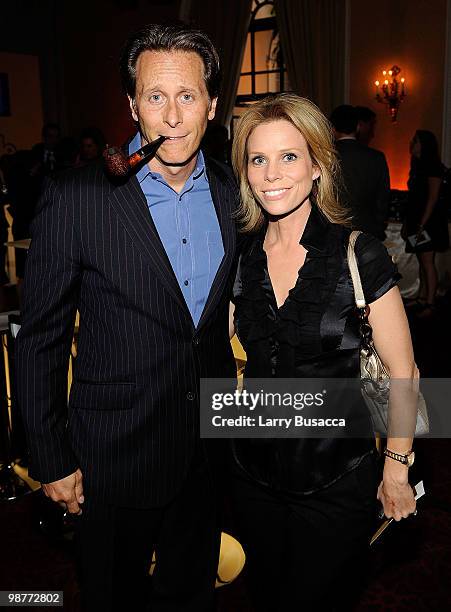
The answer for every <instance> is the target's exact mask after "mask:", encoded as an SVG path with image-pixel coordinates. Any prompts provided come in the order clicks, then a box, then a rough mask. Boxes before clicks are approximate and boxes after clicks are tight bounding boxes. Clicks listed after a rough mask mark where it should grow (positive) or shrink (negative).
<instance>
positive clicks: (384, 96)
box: [374, 66, 406, 123]
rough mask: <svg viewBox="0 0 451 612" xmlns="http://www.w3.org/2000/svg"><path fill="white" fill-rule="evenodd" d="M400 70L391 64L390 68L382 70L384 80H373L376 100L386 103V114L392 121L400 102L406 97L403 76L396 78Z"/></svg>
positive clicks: (396, 114) (396, 115) (394, 119)
mask: <svg viewBox="0 0 451 612" xmlns="http://www.w3.org/2000/svg"><path fill="white" fill-rule="evenodd" d="M400 72H401V68H400V67H399V66H392V67H391V68H390V70H383V71H382V75H383V77H384V81H383V83H382V84H381V83H380V81H375V82H374V84H375V85H376V100H377V101H378V102H381V103H382V104H386V105H387V110H388V114H389V115H390V117H391V120H392V121H393V123H394V122H395V121H396V119H397V117H398V110H399V106H400V104H401V102H402V101H403V100H404V98H405V97H406V86H405V79H404V77H403V78H401V79H399V80H398V79H397V76H398V74H399V73H400Z"/></svg>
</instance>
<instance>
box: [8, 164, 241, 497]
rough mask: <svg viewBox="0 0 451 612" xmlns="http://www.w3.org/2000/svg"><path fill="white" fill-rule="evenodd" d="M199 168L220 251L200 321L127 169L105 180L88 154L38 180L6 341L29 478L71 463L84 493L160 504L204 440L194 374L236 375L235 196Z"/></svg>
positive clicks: (221, 169) (49, 476) (227, 176)
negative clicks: (11, 332) (232, 323)
mask: <svg viewBox="0 0 451 612" xmlns="http://www.w3.org/2000/svg"><path fill="white" fill-rule="evenodd" d="M207 173H208V177H209V184H210V190H211V194H212V198H213V202H214V205H215V208H216V212H217V215H218V219H219V223H220V227H221V232H222V238H223V243H224V251H225V254H224V258H223V260H222V263H221V265H220V268H219V270H218V272H217V275H216V277H215V279H214V282H213V285H212V287H211V290H210V294H209V297H208V300H207V303H206V305H205V309H204V311H203V314H202V317H201V319H200V321H199V324H198V326H197V328H195V327H194V325H193V322H192V319H191V315H190V313H189V310H188V308H187V306H186V303H185V301H184V298H183V295H182V293H181V290H180V287H179V285H178V282H177V279H176V277H175V275H174V273H173V270H172V267H171V265H170V263H169V260H168V258H167V256H166V252H165V250H164V247H163V245H162V243H161V241H160V238H159V236H158V233H157V231H156V228H155V226H154V224H153V221H152V218H151V215H150V214H149V210H148V206H147V202H146V199H145V197H144V195H143V193H142V191H141V189H140V187H139V184H138V181H137V179H136V177H135V176H133V177H132V178H130V179H129V180H127V182H125V184H122V185H119V186H118V185H114V184H112V183H111V182H110V181H109V180H108V179H107V177H106V176H105V174H104V172H103V169H102V166H101V165H100V164H94V165H91V166H87V167H85V168H80V169H77V170H72V171H69V172H67V173H65V174H64V175H61V176H60V177H58V178H57V179H56V180H54V181H51V182H49V183H48V185H47V187H46V190H45V192H44V195H43V198H42V200H41V206H40V209H39V212H38V214H37V216H36V218H35V220H34V222H33V228H32V244H31V248H30V251H29V253H28V261H27V268H26V274H25V281H24V291H23V295H24V303H23V311H22V327H21V329H20V332H19V335H18V337H17V343H16V363H17V382H18V385H17V386H18V389H19V391H18V396H19V404H20V408H21V411H22V414H23V418H24V422H25V426H26V430H27V437H28V442H29V448H30V455H31V462H30V463H31V465H30V475H31V476H32V477H33V478H35V479H37V480H40V481H41V482H51V481H54V480H57V479H60V478H62V477H64V476H66V475H68V474H70V473H72V472H74V471H75V469H76V468H77V467H80V468H81V470H82V472H83V476H84V490H85V493H86V495H90V496H91V497H95V498H98V499H101V500H105V501H110V502H114V503H119V504H124V505H135V506H138V507H139V506H152V505H160V504H163V503H165V502H167V501H168V500H170V499H171V497H172V496H173V495H174V494H175V493H176V492H177V490H178V489H179V488H180V486H181V485H182V483H183V480H184V478H185V476H186V473H187V470H188V469H189V465H190V461H191V460H192V457H193V454H194V452H195V451H196V450H198V447H199V445H200V444H201V443H200V441H199V403H198V385H199V378H200V377H228V376H235V365H234V360H233V354H232V351H231V347H230V342H229V337H228V302H229V295H230V289H231V286H230V285H231V275H232V274H231V273H232V268H233V266H234V261H235V245H236V233H235V224H234V222H233V219H232V213H233V211H234V209H235V207H236V202H237V199H238V193H237V188H236V185H235V182H234V180H233V177H232V175H231V172H230V170H229V169H227V168H226V167H225V166H222V165H220V164H218V163H217V162H215V161H213V160H207ZM77 308H78V310H79V312H80V328H79V336H78V354H77V358H76V359H75V361H74V369H73V384H72V387H71V393H70V399H69V403H68V402H67V368H68V358H69V351H70V346H71V339H72V333H73V326H74V318H75V313H76V310H77Z"/></svg>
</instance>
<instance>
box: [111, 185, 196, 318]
mask: <svg viewBox="0 0 451 612" xmlns="http://www.w3.org/2000/svg"><path fill="white" fill-rule="evenodd" d="M110 202H111V204H112V206H113V207H114V209H115V211H116V212H117V214H118V215H119V218H120V220H121V222H122V225H123V226H124V227H125V229H126V231H127V233H128V234H129V236H130V238H131V239H132V241H133V242H134V244H135V245H136V247H137V248H138V250H139V251H140V252H141V253H142V254H143V255H144V256H145V257H146V259H147V260H148V261H149V263H150V264H151V266H152V269H153V271H154V272H155V275H156V276H157V277H158V278H159V279H160V281H161V283H162V284H163V286H164V287H165V288H166V289H167V290H168V292H169V293H170V294H171V295H172V297H173V298H174V299H175V300H176V302H178V304H179V305H180V306H181V307H182V308H183V309H184V310H185V311H186V313H187V315H188V316H189V318H190V319H191V315H190V313H189V311H188V307H187V305H186V302H185V299H184V297H183V294H182V292H181V290H180V286H179V284H178V281H177V278H176V276H175V274H174V271H173V269H172V266H171V263H170V261H169V259H168V256H167V255H166V251H165V249H164V247H163V244H162V242H161V239H160V236H159V235H158V232H157V229H156V227H155V224H154V222H153V219H152V216H151V214H150V212H149V208H148V206H147V201H146V198H145V196H144V194H143V192H142V190H141V188H140V186H139V183H138V179H137V178H136V176H132V177H131V178H130V179H129V180H128V181H127V182H126V183H124V184H123V185H121V186H119V187H117V188H116V189H114V190H113V192H112V193H111V195H110Z"/></svg>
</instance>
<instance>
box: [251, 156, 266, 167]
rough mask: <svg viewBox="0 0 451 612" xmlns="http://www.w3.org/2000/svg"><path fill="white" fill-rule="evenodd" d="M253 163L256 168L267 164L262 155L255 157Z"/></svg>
mask: <svg viewBox="0 0 451 612" xmlns="http://www.w3.org/2000/svg"><path fill="white" fill-rule="evenodd" d="M251 161H252V163H253V164H254V166H261V165H263V164H264V163H265V158H264V157H262V156H261V155H257V156H256V157H253V158H252V160H251Z"/></svg>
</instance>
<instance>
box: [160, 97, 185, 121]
mask: <svg viewBox="0 0 451 612" xmlns="http://www.w3.org/2000/svg"><path fill="white" fill-rule="evenodd" d="M163 121H164V122H165V123H167V124H168V125H170V126H171V127H176V126H177V125H178V124H179V123H182V112H181V109H180V108H179V105H178V104H177V102H176V100H168V103H167V104H166V106H165V109H164V115H163Z"/></svg>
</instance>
